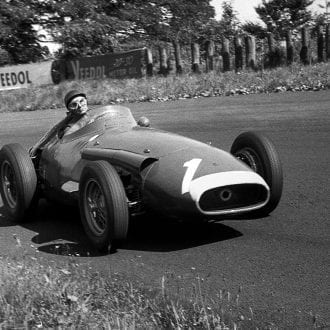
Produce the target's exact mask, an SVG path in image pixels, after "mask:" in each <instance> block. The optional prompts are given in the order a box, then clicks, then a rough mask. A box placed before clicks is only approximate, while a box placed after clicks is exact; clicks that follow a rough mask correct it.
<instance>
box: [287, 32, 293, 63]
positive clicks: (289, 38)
mask: <svg viewBox="0 0 330 330" xmlns="http://www.w3.org/2000/svg"><path fill="white" fill-rule="evenodd" d="M285 39H286V63H287V65H290V64H292V63H293V57H294V53H293V42H292V33H291V31H287V32H286V35H285Z"/></svg>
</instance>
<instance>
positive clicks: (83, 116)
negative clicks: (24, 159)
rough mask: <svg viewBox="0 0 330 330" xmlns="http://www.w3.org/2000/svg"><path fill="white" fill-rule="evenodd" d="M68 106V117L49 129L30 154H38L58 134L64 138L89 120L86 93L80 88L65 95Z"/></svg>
mask: <svg viewBox="0 0 330 330" xmlns="http://www.w3.org/2000/svg"><path fill="white" fill-rule="evenodd" d="M64 104H65V106H66V108H67V110H68V111H67V113H66V117H65V118H64V119H62V120H61V121H60V122H59V123H58V124H56V125H55V126H54V127H53V128H52V129H51V130H50V131H48V132H47V133H46V134H45V135H44V136H43V137H42V138H41V139H40V140H39V141H38V142H37V143H36V144H35V145H34V146H33V147H32V148H31V149H30V151H29V153H30V156H31V157H34V156H36V155H37V151H38V150H40V149H41V148H42V147H43V146H45V145H46V144H47V143H48V142H49V141H50V140H52V139H53V138H54V137H56V136H58V137H59V138H62V137H63V136H64V135H66V134H71V133H73V132H75V131H76V130H78V129H80V128H82V127H83V126H85V125H86V124H87V123H88V122H89V120H90V116H89V108H88V105H87V97H86V94H85V93H83V92H82V91H79V90H71V91H69V92H68V93H67V94H66V95H65V97H64Z"/></svg>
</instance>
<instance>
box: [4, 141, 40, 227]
mask: <svg viewBox="0 0 330 330" xmlns="http://www.w3.org/2000/svg"><path fill="white" fill-rule="evenodd" d="M0 193H1V197H2V201H3V204H4V207H5V213H6V215H7V217H8V218H9V219H10V220H12V221H14V222H22V221H24V220H26V219H27V218H28V216H29V215H31V212H32V210H33V209H34V205H35V204H36V202H37V175H36V171H35V168H34V165H33V162H32V160H31V158H30V156H29V155H28V153H27V151H26V150H25V149H24V148H23V147H22V146H21V145H19V144H17V143H13V144H7V145H4V146H3V147H2V149H1V150H0Z"/></svg>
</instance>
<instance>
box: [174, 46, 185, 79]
mask: <svg viewBox="0 0 330 330" xmlns="http://www.w3.org/2000/svg"><path fill="white" fill-rule="evenodd" d="M173 47H174V57H175V69H176V74H178V75H179V74H182V72H183V69H182V58H181V46H180V43H179V42H178V41H174V42H173Z"/></svg>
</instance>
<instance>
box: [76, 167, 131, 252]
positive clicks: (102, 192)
mask: <svg viewBox="0 0 330 330" xmlns="http://www.w3.org/2000/svg"><path fill="white" fill-rule="evenodd" d="M79 208H80V215H81V220H82V223H83V226H84V229H85V232H86V234H87V236H88V238H89V240H90V241H91V242H92V244H93V245H94V246H95V247H96V248H97V249H98V250H99V251H102V252H110V249H111V247H113V246H114V244H115V243H116V242H118V241H121V240H124V239H126V237H127V231H128V224H129V211H128V204H127V198H126V193H125V189H124V186H123V183H122V181H121V179H120V177H119V175H118V173H117V172H116V170H115V169H114V168H113V167H112V166H111V165H110V164H109V163H108V162H106V161H95V162H90V163H88V164H87V165H86V166H85V168H84V169H83V171H82V174H81V178H80V184H79Z"/></svg>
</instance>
